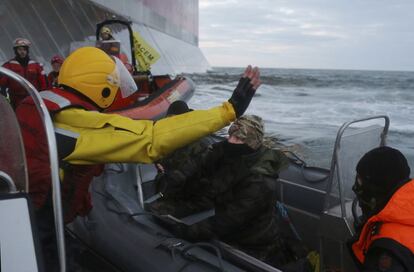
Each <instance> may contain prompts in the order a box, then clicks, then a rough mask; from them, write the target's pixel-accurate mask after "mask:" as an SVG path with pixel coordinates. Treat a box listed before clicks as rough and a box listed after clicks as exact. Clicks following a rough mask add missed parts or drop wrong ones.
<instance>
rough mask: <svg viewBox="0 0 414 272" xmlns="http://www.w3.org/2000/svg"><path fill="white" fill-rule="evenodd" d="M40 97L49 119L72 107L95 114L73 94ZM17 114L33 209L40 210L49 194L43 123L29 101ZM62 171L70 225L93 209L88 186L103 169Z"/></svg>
mask: <svg viewBox="0 0 414 272" xmlns="http://www.w3.org/2000/svg"><path fill="white" fill-rule="evenodd" d="M40 95H41V97H42V99H43V102H44V103H45V105H46V108H47V110H48V111H49V113H50V114H51V115H52V116H53V115H54V114H56V113H58V112H60V111H61V110H64V109H67V108H72V107H76V108H82V109H86V110H91V111H92V110H97V108H96V107H95V106H94V105H92V104H91V103H89V102H87V101H85V100H84V99H82V98H81V97H79V96H77V95H76V94H74V93H71V92H68V91H65V90H62V89H59V88H53V89H51V90H49V91H43V92H40ZM16 114H17V118H18V120H19V124H20V126H21V132H22V136H23V140H24V141H23V142H24V146H25V152H26V160H27V165H28V172H29V192H30V196H31V199H32V201H33V203H34V205H35V207H36V208H41V207H43V206H44V205H45V203H46V200H47V198H48V196H49V193H50V190H51V176H50V163H49V151H48V148H47V142H46V135H45V131H44V127H43V123H42V121H41V117H40V115H39V114H37V111H36V106H35V104H34V102H33V100H32V98H31V97H28V98H26V99H25V100H23V102H22V103H21V104H20V106H19V107H18V108H17V110H16ZM58 149H59V146H58ZM60 166H61V167H62V165H60ZM64 168H66V169H65V175H64V181H63V185H62V202H63V208H64V213H65V214H64V215H65V222H66V223H69V222H71V221H72V220H73V219H74V218H75V217H76V216H77V215H81V216H83V215H86V214H87V213H88V212H89V210H90V209H91V208H92V204H91V201H90V195H89V192H88V188H89V184H90V183H91V181H92V179H93V177H94V176H97V175H99V174H100V173H101V172H102V170H103V165H70V167H69V165H68V166H66V167H64Z"/></svg>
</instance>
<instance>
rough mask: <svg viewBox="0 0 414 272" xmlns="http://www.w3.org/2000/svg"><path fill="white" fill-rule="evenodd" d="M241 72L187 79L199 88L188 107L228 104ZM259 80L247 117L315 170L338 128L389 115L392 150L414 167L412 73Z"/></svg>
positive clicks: (301, 73) (329, 73)
mask: <svg viewBox="0 0 414 272" xmlns="http://www.w3.org/2000/svg"><path fill="white" fill-rule="evenodd" d="M242 72H243V70H242V69H241V68H218V69H215V70H214V71H212V72H209V73H206V74H196V75H191V78H192V79H193V80H194V81H195V82H196V85H197V91H196V93H195V96H194V98H193V100H192V101H191V102H190V104H191V106H192V107H194V108H201V109H202V108H208V107H210V106H214V105H217V104H219V103H220V102H222V101H223V100H226V99H228V98H229V96H230V94H231V92H232V90H233V89H234V87H235V86H236V84H237V81H238V79H239V77H240V75H241V73H242ZM261 74H262V77H261V78H262V86H261V87H260V89H259V91H258V92H257V95H256V97H255V98H254V101H253V103H252V104H251V106H250V108H249V110H248V112H249V113H254V114H258V115H260V116H262V117H263V118H264V120H265V123H266V126H267V131H268V133H270V134H276V135H277V137H278V138H279V139H280V140H282V141H284V142H286V143H287V144H300V145H301V146H302V150H305V151H306V152H305V154H304V156H305V157H306V158H309V159H310V160H311V161H312V162H314V163H315V164H317V165H322V166H327V162H329V160H330V156H331V152H332V150H331V149H332V146H333V141H334V138H335V135H336V131H337V130H338V128H339V127H340V125H341V124H342V123H344V122H347V121H351V120H354V119H360V118H364V117H368V116H373V115H388V116H389V117H390V119H391V127H390V135H389V142H390V144H392V145H394V146H396V147H398V148H400V149H401V150H402V151H403V152H404V153H405V154H406V155H407V156H408V157H409V160H410V163H411V165H412V166H414V140H412V139H414V91H413V90H414V73H413V72H384V71H337V70H296V69H262V70H261ZM321 152H322V153H321ZM328 158H329V159H328Z"/></svg>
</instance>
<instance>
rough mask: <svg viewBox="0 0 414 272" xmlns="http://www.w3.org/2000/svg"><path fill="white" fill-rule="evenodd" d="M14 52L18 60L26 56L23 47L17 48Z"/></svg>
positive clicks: (25, 50)
mask: <svg viewBox="0 0 414 272" xmlns="http://www.w3.org/2000/svg"><path fill="white" fill-rule="evenodd" d="M16 52H17V55H18V56H19V57H20V58H25V57H26V56H27V49H26V48H25V47H21V46H20V47H17V49H16Z"/></svg>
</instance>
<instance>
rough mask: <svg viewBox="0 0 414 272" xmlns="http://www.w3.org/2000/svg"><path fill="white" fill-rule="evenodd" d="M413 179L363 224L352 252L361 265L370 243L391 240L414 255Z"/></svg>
mask: <svg viewBox="0 0 414 272" xmlns="http://www.w3.org/2000/svg"><path fill="white" fill-rule="evenodd" d="M413 196H414V179H412V180H410V181H409V182H408V183H406V184H404V185H403V186H402V187H401V188H399V189H398V190H397V191H396V192H395V193H394V195H393V196H392V197H391V199H390V200H389V201H388V203H387V205H386V206H385V207H384V209H382V210H381V211H380V212H379V213H378V214H376V215H374V216H372V217H371V218H370V219H369V220H368V221H367V223H365V225H364V227H363V229H362V231H361V234H360V236H359V239H358V241H356V242H355V243H353V244H352V251H353V253H354V255H355V257H356V258H357V259H358V261H359V262H360V263H361V264H364V262H365V256H366V254H367V252H368V250H369V249H370V246H371V245H372V243H373V242H374V241H376V240H378V239H381V238H386V239H391V240H393V241H395V242H397V243H399V244H400V245H402V246H404V247H406V248H407V249H409V250H410V251H411V252H413V253H414V197H413Z"/></svg>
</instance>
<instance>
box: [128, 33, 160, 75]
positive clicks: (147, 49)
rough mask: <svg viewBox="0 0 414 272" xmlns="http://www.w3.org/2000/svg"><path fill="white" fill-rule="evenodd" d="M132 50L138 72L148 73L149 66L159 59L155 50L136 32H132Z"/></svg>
mask: <svg viewBox="0 0 414 272" xmlns="http://www.w3.org/2000/svg"><path fill="white" fill-rule="evenodd" d="M134 49H135V58H136V60H137V63H138V71H139V72H146V71H149V70H150V69H151V65H152V64H154V63H155V62H157V60H159V58H160V54H159V53H158V52H157V50H155V49H154V48H152V47H151V45H149V44H148V43H147V42H146V41H145V40H144V39H143V38H142V36H141V35H140V34H139V33H137V32H134Z"/></svg>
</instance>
